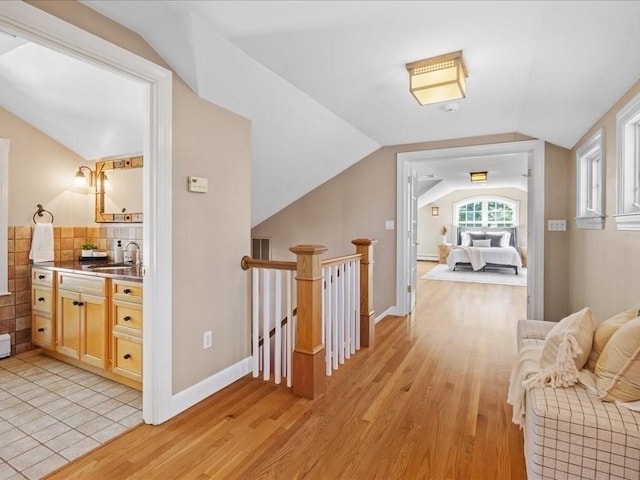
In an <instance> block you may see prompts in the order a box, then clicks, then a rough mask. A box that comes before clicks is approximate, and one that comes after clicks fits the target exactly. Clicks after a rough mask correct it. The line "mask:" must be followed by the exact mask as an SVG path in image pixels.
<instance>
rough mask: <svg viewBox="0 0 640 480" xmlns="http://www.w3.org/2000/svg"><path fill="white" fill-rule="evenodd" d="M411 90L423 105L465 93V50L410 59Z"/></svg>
mask: <svg viewBox="0 0 640 480" xmlns="http://www.w3.org/2000/svg"><path fill="white" fill-rule="evenodd" d="M406 67H407V71H408V72H409V90H410V91H411V94H412V95H413V96H414V97H415V98H416V100H418V103H419V104H420V105H428V104H431V103H440V102H446V101H449V100H457V99H460V98H465V97H466V86H465V78H467V76H468V75H467V69H466V68H465V66H464V61H463V60H462V50H460V51H458V52H453V53H447V54H445V55H440V56H437V57H433V58H427V59H425V60H419V61H417V62H413V63H407V65H406Z"/></svg>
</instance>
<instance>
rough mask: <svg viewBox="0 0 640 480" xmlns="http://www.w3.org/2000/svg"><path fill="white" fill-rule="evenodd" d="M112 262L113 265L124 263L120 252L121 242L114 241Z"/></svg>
mask: <svg viewBox="0 0 640 480" xmlns="http://www.w3.org/2000/svg"><path fill="white" fill-rule="evenodd" d="M113 261H114V262H115V263H122V262H123V261H124V257H123V252H122V240H116V242H115V245H114V247H113Z"/></svg>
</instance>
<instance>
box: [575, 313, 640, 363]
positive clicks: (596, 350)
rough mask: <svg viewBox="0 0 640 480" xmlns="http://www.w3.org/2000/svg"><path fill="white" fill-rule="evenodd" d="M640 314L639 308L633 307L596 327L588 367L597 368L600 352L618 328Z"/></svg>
mask: <svg viewBox="0 0 640 480" xmlns="http://www.w3.org/2000/svg"><path fill="white" fill-rule="evenodd" d="M637 316H638V309H637V308H633V309H631V310H627V311H625V312H620V313H618V314H617V315H614V316H613V317H611V318H609V319H607V320H605V321H604V322H602V323H601V324H600V325H598V327H597V328H596V331H595V332H594V334H593V346H592V347H591V354H590V355H589V360H588V361H587V368H588V369H589V370H591V371H592V372H593V371H594V370H595V368H596V363H597V362H598V358H600V354H601V353H602V350H603V349H604V347H605V345H606V344H607V342H608V341H609V339H610V338H611V336H612V335H613V334H614V333H616V331H618V329H619V328H620V327H621V326H622V325H624V324H625V323H627V322H628V321H629V320H632V319H634V318H636V317H637Z"/></svg>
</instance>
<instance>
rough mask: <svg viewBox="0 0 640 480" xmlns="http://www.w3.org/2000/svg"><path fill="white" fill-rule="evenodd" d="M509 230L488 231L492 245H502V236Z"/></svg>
mask: <svg viewBox="0 0 640 480" xmlns="http://www.w3.org/2000/svg"><path fill="white" fill-rule="evenodd" d="M505 233H507V232H490V233H489V232H488V233H487V238H488V239H489V240H491V246H492V247H502V238H503V237H504V234H505Z"/></svg>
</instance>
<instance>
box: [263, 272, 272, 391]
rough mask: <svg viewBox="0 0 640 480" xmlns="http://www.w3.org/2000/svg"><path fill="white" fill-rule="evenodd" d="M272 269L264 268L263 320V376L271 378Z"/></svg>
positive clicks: (265, 378)
mask: <svg viewBox="0 0 640 480" xmlns="http://www.w3.org/2000/svg"><path fill="white" fill-rule="evenodd" d="M269 277H270V271H269V270H267V269H265V270H264V276H263V281H264V296H263V298H264V309H263V311H264V318H263V322H262V348H263V355H262V358H263V367H262V378H263V379H264V380H269V378H270V377H271V342H270V339H269V330H270V328H271V302H270V300H271V298H270V297H271V285H270V278H269Z"/></svg>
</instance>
